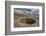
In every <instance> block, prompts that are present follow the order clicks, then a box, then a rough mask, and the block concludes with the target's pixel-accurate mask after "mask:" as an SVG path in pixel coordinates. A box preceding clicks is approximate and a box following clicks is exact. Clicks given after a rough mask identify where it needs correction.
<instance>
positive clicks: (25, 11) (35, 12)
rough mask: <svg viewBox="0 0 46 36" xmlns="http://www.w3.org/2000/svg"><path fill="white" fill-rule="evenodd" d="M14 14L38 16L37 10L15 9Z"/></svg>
mask: <svg viewBox="0 0 46 36" xmlns="http://www.w3.org/2000/svg"><path fill="white" fill-rule="evenodd" d="M14 12H15V13H18V14H35V15H39V9H26V8H15V9H14Z"/></svg>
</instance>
